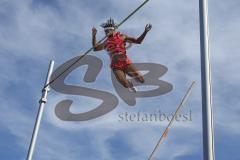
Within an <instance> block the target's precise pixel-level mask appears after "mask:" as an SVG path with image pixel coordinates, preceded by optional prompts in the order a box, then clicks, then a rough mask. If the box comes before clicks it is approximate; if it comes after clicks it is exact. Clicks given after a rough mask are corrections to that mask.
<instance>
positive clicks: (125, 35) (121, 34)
mask: <svg viewBox="0 0 240 160" xmlns="http://www.w3.org/2000/svg"><path fill="white" fill-rule="evenodd" d="M120 36H121V37H122V38H123V39H126V38H127V37H128V35H127V34H125V33H120Z"/></svg>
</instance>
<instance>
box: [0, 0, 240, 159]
mask: <svg viewBox="0 0 240 160" xmlns="http://www.w3.org/2000/svg"><path fill="white" fill-rule="evenodd" d="M141 2H142V1H140V0H135V1H129V0H121V1H117V0H101V1H99V0H98V1H97V0H91V1H87V0H81V1H77V0H68V1H62V0H61V1H60V0H21V1H18V0H11V1H8V0H0V54H1V58H0V67H1V69H2V74H1V78H0V83H1V85H0V91H1V92H0V98H1V101H0V109H1V112H0V142H1V143H0V157H1V159H3V160H19V159H20V160H22V159H25V157H26V155H27V149H28V145H29V143H30V139H31V133H32V130H33V126H34V120H35V117H36V114H37V110H38V100H39V98H40V96H41V89H42V86H43V83H44V80H45V76H46V71H47V67H48V63H49V61H50V60H51V59H53V60H55V68H56V67H58V66H60V65H61V64H63V63H64V62H66V61H67V60H69V59H71V58H73V57H75V56H78V55H80V54H81V53H83V52H84V51H86V50H87V49H88V48H89V47H90V46H91V28H92V26H95V27H96V28H97V29H98V35H97V37H98V38H100V37H102V36H103V35H104V32H103V31H102V30H101V28H100V27H99V25H100V24H101V23H102V22H104V21H106V19H108V18H109V17H112V18H114V19H115V20H116V21H117V22H119V21H120V20H121V19H122V18H124V17H125V16H127V15H128V13H129V12H131V11H132V10H133V9H135V8H136V7H137V6H138V5H139V4H140V3H141ZM239 6H240V2H239V1H238V0H228V1H224V0H209V19H210V43H211V62H212V83H213V106H214V127H215V149H216V159H218V160H226V159H229V160H239V159H240V156H239V154H238V148H239V147H240V139H239V136H240V125H239V121H240V117H239V114H240V108H239V106H240V102H239V96H240V95H239V89H240V85H239V81H240V76H239V74H238V69H239V68H240V65H239V63H238V62H239V60H240V56H239V53H238V52H239V49H240V46H239V41H240V38H239V34H240V32H239V28H240V18H239V14H240V9H239ZM147 23H151V24H152V25H153V28H152V30H151V32H149V34H148V35H147V37H146V39H145V41H144V42H143V44H142V45H135V46H133V47H132V48H130V49H129V50H128V55H129V57H130V58H131V59H132V60H133V61H134V62H136V63H150V62H152V63H159V64H162V65H164V66H166V67H167V68H168V72H167V73H166V74H165V75H164V76H163V77H161V79H162V80H165V81H167V82H170V83H171V84H173V86H174V88H173V90H172V91H171V92H170V93H168V94H166V95H162V96H158V97H151V98H143V99H137V104H136V106H134V107H129V106H128V105H127V104H126V103H124V101H122V100H121V99H120V97H118V99H119V104H118V106H117V108H116V109H115V110H113V111H112V112H110V113H108V114H106V115H105V116H102V117H99V118H97V119H94V120H91V121H87V122H65V121H61V120H59V119H58V118H57V117H56V115H55V113H54V108H55V105H56V104H57V103H58V102H59V101H60V100H62V99H64V98H72V99H74V100H75V101H74V104H73V106H72V108H71V109H72V111H74V112H84V111H87V110H89V109H91V108H94V106H96V105H97V104H99V103H100V102H99V101H96V100H94V99H90V98H86V97H80V96H78V97H73V96H69V95H64V94H60V93H58V92H55V91H53V90H51V91H50V93H49V96H48V103H47V104H46V107H45V111H44V116H43V119H42V124H41V128H40V132H39V137H38V140H37V144H36V149H35V152H34V159H36V160H65V159H69V160H77V159H86V160H95V159H101V160H112V159H130V160H142V159H143V160H144V159H147V157H148V156H149V154H150V153H151V151H152V149H153V148H154V146H155V144H156V142H157V140H158V139H159V137H160V136H161V134H162V131H163V130H164V127H165V126H166V125H167V123H166V122H157V123H153V122H147V123H144V122H141V123H127V122H119V117H118V115H119V114H121V113H123V112H132V113H137V112H138V111H142V112H148V113H151V112H154V111H156V110H159V109H160V110H161V111H163V112H165V113H169V114H170V113H172V112H173V111H174V110H175V108H176V106H177V105H178V103H179V102H180V100H181V97H182V96H183V95H184V92H185V91H186V90H187V87H188V86H189V85H190V83H191V82H192V81H193V80H196V81H197V86H196V87H195V88H194V91H193V94H192V96H191V97H190V99H189V101H188V103H187V104H186V105H185V107H184V108H183V110H182V113H188V112H189V110H190V109H191V111H192V116H193V120H192V121H191V122H178V123H175V124H174V126H173V128H172V129H171V131H170V133H169V135H168V138H167V139H166V140H165V141H164V143H163V144H162V145H161V149H160V150H159V152H157V154H156V158H157V159H168V160H190V159H191V160H192V159H195V160H198V159H199V160H200V159H202V129H201V127H202V123H201V97H200V52H199V24H198V0H181V1H180V0H178V1H177V0H175V1H159V0H150V2H149V3H148V4H147V5H146V6H145V7H144V8H143V9H142V10H140V11H139V12H138V13H137V14H136V15H134V17H132V18H131V19H130V20H128V21H127V22H126V23H125V24H123V25H122V26H121V28H120V29H119V30H120V31H121V32H123V33H127V34H129V35H131V36H138V35H140V34H141V33H142V31H143V30H144V26H145V24H147ZM136 54H137V55H136ZM91 55H95V56H96V57H98V58H100V59H101V60H102V61H103V69H102V70H101V72H100V74H99V76H98V78H97V80H96V81H95V82H94V83H93V84H86V85H88V86H89V87H93V88H97V89H100V90H104V91H107V92H111V93H112V94H114V95H116V96H117V93H116V91H115V90H114V88H113V86H112V83H111V78H110V69H109V67H108V66H109V57H108V55H107V54H106V53H104V52H99V53H91ZM85 70H86V68H78V69H77V70H75V71H74V72H72V73H71V75H70V76H71V78H68V79H67V82H68V83H72V84H74V85H83V84H84V83H85V82H84V81H83V80H82V78H83V76H82V75H83V73H84V71H85ZM84 85H85V84H84Z"/></svg>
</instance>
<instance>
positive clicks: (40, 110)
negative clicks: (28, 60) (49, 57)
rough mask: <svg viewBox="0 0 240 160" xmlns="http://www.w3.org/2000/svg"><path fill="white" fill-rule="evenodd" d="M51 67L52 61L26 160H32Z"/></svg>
mask: <svg viewBox="0 0 240 160" xmlns="http://www.w3.org/2000/svg"><path fill="white" fill-rule="evenodd" d="M53 66H54V61H50V64H49V68H48V74H47V78H46V81H45V85H44V88H43V90H42V97H41V99H40V100H39V104H40V105H39V109H38V114H37V118H36V121H35V125H34V129H33V134H32V139H31V143H30V146H29V150H28V155H27V160H32V156H33V151H34V147H35V143H36V140H37V135H38V130H39V127H40V123H41V119H42V114H43V109H44V105H45V103H46V102H47V94H48V91H49V90H50V88H49V85H47V86H46V84H48V83H49V81H50V78H51V74H52V71H53Z"/></svg>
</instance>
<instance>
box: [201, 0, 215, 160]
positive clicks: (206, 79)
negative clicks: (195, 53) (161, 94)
mask: <svg viewBox="0 0 240 160" xmlns="http://www.w3.org/2000/svg"><path fill="white" fill-rule="evenodd" d="M199 20H200V47H201V51H200V54H201V81H202V127H203V157H204V160H215V154H214V129H213V109H212V90H211V66H210V53H209V30H208V0H199Z"/></svg>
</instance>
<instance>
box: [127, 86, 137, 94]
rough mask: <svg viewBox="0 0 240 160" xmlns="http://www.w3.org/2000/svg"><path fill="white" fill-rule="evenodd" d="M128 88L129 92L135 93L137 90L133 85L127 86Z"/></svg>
mask: <svg viewBox="0 0 240 160" xmlns="http://www.w3.org/2000/svg"><path fill="white" fill-rule="evenodd" d="M128 90H129V91H130V92H134V93H136V92H137V90H136V88H135V87H129V88H128Z"/></svg>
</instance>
